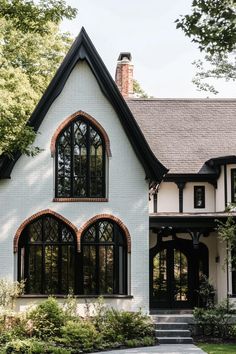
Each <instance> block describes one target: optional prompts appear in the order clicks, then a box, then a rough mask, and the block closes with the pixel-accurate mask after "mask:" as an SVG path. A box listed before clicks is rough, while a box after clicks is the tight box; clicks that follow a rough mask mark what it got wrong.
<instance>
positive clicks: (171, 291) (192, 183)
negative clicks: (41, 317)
mask: <svg viewBox="0 0 236 354" xmlns="http://www.w3.org/2000/svg"><path fill="white" fill-rule="evenodd" d="M132 82H133V66H132V63H131V55H130V53H121V55H120V57H119V60H118V63H117V71H116V83H117V84H115V82H114V81H113V79H112V77H111V76H110V74H109V72H108V71H107V69H106V67H105V65H104V64H103V62H102V60H101V58H100V56H99V54H98V53H97V51H96V49H95V48H94V46H93V44H92V42H91V40H90V39H89V37H88V35H87V33H86V32H85V30H84V29H82V30H81V32H80V34H79V36H78V37H77V39H76V40H75V42H74V44H73V45H72V47H71V49H70V51H69V52H68V54H67V56H66V57H65V59H64V61H63V63H62V64H61V66H60V68H59V69H58V71H57V73H56V74H55V77H54V78H53V80H52V82H51V83H50V85H49V87H48V88H47V90H46V91H45V93H44V95H43V97H42V99H41V100H40V102H39V103H38V105H37V107H36V108H35V111H34V112H33V114H32V116H31V118H30V120H29V124H30V125H31V126H33V127H34V129H35V130H37V131H39V132H40V134H38V135H37V137H36V141H35V145H36V146H38V147H40V148H41V149H42V151H41V152H40V153H39V154H38V155H37V156H36V157H29V156H24V155H21V154H20V153H19V152H15V154H14V158H13V159H9V158H8V157H7V156H2V157H1V159H0V178H1V179H0V246H1V247H0V277H7V278H9V279H12V280H22V279H24V280H25V281H26V283H25V293H24V295H23V296H22V297H21V298H20V299H19V300H18V307H19V309H20V310H21V309H24V308H25V307H26V306H28V305H30V304H31V303H32V301H40V300H41V299H42V298H45V297H47V296H48V295H50V294H53V295H55V296H57V297H58V298H63V297H64V296H65V295H66V294H68V293H69V292H70V291H73V293H74V294H76V295H77V296H78V305H79V309H80V311H81V312H83V311H84V309H85V302H86V301H90V302H93V301H94V300H95V299H96V298H97V297H98V296H99V295H102V296H103V297H104V299H105V302H106V303H107V304H108V305H112V306H113V307H117V308H122V309H127V310H137V309H139V308H140V307H142V309H143V310H144V311H146V312H149V310H150V309H158V308H192V307H193V306H195V305H196V304H197V303H198V301H199V299H198V296H197V292H196V289H198V286H199V278H200V275H201V274H205V275H207V276H209V278H210V280H211V281H212V283H213V284H214V286H215V288H216V290H217V291H216V296H217V300H218V301H219V300H221V299H223V298H225V297H226V296H227V294H228V295H230V296H231V297H233V296H234V295H236V273H235V272H234V271H233V272H232V271H231V270H230V267H228V269H227V270H225V269H224V268H223V264H224V258H225V252H226V248H225V245H224V244H222V243H221V242H220V241H219V239H218V238H217V232H216V230H215V227H216V222H215V220H216V219H219V220H222V221H224V220H226V217H227V213H226V212H225V208H226V206H227V205H228V203H230V202H235V201H236V155H234V154H235V153H236V139H235V132H236V119H235V113H236V100H234V99H231V100H230V99H229V100H226V99H201V100H200V99H138V98H135V97H133V86H132Z"/></svg>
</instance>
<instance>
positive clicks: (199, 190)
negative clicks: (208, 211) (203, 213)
mask: <svg viewBox="0 0 236 354" xmlns="http://www.w3.org/2000/svg"><path fill="white" fill-rule="evenodd" d="M194 208H196V209H198V208H205V186H194Z"/></svg>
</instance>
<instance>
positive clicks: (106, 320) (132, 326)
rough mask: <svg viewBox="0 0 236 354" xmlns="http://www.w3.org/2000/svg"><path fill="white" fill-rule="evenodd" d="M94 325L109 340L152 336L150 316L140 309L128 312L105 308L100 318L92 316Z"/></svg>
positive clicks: (116, 340) (152, 327)
mask: <svg viewBox="0 0 236 354" xmlns="http://www.w3.org/2000/svg"><path fill="white" fill-rule="evenodd" d="M94 321H95V325H96V326H97V328H98V330H99V331H100V332H101V333H102V335H103V337H104V339H105V340H107V341H109V342H121V343H124V342H125V341H127V340H132V339H139V338H143V337H154V326H153V324H152V322H151V320H150V318H149V317H148V316H146V315H143V314H142V313H141V311H138V312H128V311H118V310H115V309H108V310H106V312H105V314H103V316H102V318H97V317H96V316H95V318H94Z"/></svg>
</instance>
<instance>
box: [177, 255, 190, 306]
mask: <svg viewBox="0 0 236 354" xmlns="http://www.w3.org/2000/svg"><path fill="white" fill-rule="evenodd" d="M174 300H175V301H188V260H187V257H186V256H185V255H184V253H182V252H181V251H179V250H176V249H174Z"/></svg>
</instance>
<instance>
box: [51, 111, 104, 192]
mask: <svg viewBox="0 0 236 354" xmlns="http://www.w3.org/2000/svg"><path fill="white" fill-rule="evenodd" d="M56 197H58V198H63V197H71V198H93V197H94V198H103V197H105V143H104V139H103V137H102V135H101V134H100V133H99V131H98V129H97V128H96V127H95V126H94V125H93V124H92V123H91V122H90V121H89V120H88V119H86V118H85V117H83V116H82V115H78V116H77V117H76V118H75V119H74V120H73V121H71V122H70V123H69V125H67V126H66V127H65V128H64V129H63V130H62V132H61V133H60V134H59V136H58V138H57V141H56Z"/></svg>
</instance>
